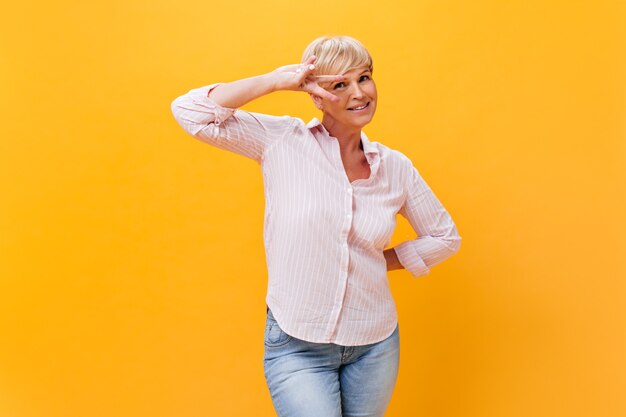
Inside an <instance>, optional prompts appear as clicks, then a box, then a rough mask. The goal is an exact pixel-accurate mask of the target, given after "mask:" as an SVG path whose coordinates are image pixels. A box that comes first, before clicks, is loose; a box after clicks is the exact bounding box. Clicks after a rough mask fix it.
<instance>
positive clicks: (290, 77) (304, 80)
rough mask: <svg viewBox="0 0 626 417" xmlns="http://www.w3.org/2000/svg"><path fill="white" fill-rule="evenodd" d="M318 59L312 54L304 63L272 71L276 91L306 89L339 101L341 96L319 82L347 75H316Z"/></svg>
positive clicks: (311, 92) (333, 80) (308, 91)
mask: <svg viewBox="0 0 626 417" xmlns="http://www.w3.org/2000/svg"><path fill="white" fill-rule="evenodd" d="M316 59H317V57H316V56H311V57H309V59H308V60H307V61H306V62H304V63H302V64H292V65H284V66H282V67H280V68H277V69H275V70H274V71H272V72H270V73H269V75H270V76H271V77H272V80H273V82H274V91H279V90H290V91H306V92H307V93H310V94H314V95H316V96H319V97H323V98H326V99H328V100H331V101H339V97H337V96H335V95H334V94H331V93H330V92H329V91H326V90H325V89H323V88H322V87H320V85H319V84H318V83H319V82H325V83H327V82H338V81H343V80H344V79H345V77H344V76H343V75H315V64H314V62H315V60H316Z"/></svg>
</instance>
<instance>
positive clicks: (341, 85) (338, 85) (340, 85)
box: [333, 82, 344, 89]
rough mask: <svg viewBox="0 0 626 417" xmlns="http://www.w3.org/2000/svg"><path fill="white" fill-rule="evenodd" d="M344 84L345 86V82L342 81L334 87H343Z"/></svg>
mask: <svg viewBox="0 0 626 417" xmlns="http://www.w3.org/2000/svg"><path fill="white" fill-rule="evenodd" d="M343 86H344V83H343V82H341V83H337V84H335V86H334V87H333V89H337V88H340V87H343Z"/></svg>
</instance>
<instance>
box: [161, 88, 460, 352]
mask: <svg viewBox="0 0 626 417" xmlns="http://www.w3.org/2000/svg"><path fill="white" fill-rule="evenodd" d="M219 84H221V83H215V84H211V85H208V86H205V87H201V88H196V89H192V90H190V91H189V92H188V93H187V94H184V95H182V96H180V97H178V98H176V99H175V100H174V101H173V102H172V112H173V114H174V117H175V119H176V121H177V122H178V123H179V124H180V125H181V126H182V127H183V129H184V130H185V131H187V132H188V133H189V134H190V135H192V136H194V137H195V138H196V139H199V140H201V141H202V142H205V143H207V144H209V145H212V146H216V147H218V148H222V149H225V150H228V151H231V152H235V153H237V154H240V155H243V156H245V157H248V158H251V159H253V160H255V161H256V162H257V163H258V164H259V165H260V167H261V171H262V174H263V184H264V195H265V215H264V228H263V237H264V245H265V256H266V263H267V268H268V288H267V296H266V302H267V305H268V306H269V308H270V309H271V310H272V313H273V315H274V317H275V319H276V321H277V322H278V324H279V325H280V326H281V328H282V329H283V330H284V331H285V332H286V333H287V334H289V335H291V336H294V337H296V338H299V339H303V340H306V341H310V342H317V343H336V344H339V345H344V346H357V345H365V344H370V343H375V342H378V341H381V340H383V339H385V338H386V337H388V336H389V335H391V333H393V331H394V330H395V327H396V324H397V320H398V316H397V313H396V306H395V303H394V300H393V297H392V294H391V291H390V288H389V282H388V280H387V264H386V261H385V257H384V255H383V250H384V249H385V248H386V247H387V246H388V245H389V242H390V240H391V236H392V234H393V232H394V229H395V226H396V214H397V213H400V214H401V215H402V216H404V217H405V218H406V219H407V220H408V221H409V223H410V224H411V226H412V227H413V229H414V230H415V231H416V232H417V234H418V235H419V237H418V238H416V239H414V240H408V241H405V242H403V243H401V244H400V245H397V246H396V247H395V248H394V250H395V251H396V253H397V255H398V259H399V261H400V263H401V264H402V266H403V267H404V268H406V269H407V270H408V271H409V272H410V273H411V274H412V275H413V276H414V277H419V276H422V275H425V274H428V273H429V271H430V268H432V267H433V266H434V265H436V264H438V263H440V262H442V261H443V260H445V259H446V258H448V257H450V256H452V255H453V254H455V253H456V252H457V251H458V250H459V248H460V242H461V237H460V236H459V233H458V232H457V229H456V226H455V224H454V222H453V221H452V219H451V217H450V215H449V214H448V212H447V211H446V210H445V209H444V207H443V206H442V205H441V203H440V202H439V200H438V199H437V197H435V195H434V194H433V192H432V191H431V189H430V188H429V186H428V185H427V184H426V182H424V180H423V179H422V177H421V176H420V174H419V172H418V171H417V169H416V168H415V167H414V166H413V164H412V162H411V160H410V159H409V158H408V157H406V156H405V155H404V154H403V153H401V152H399V151H396V150H393V149H390V148H389V147H387V146H385V145H383V144H381V143H379V142H370V140H369V139H368V138H367V136H366V135H365V133H363V132H361V142H362V145H363V151H364V153H365V157H366V158H367V161H368V162H369V164H370V172H371V173H370V177H369V178H367V179H357V180H354V181H352V182H350V181H349V179H348V177H347V175H346V172H345V169H344V167H343V164H342V161H341V155H340V151H339V143H338V141H337V139H336V138H334V137H332V136H330V135H329V133H328V131H327V130H326V129H325V128H324V125H322V124H321V123H320V121H319V120H318V119H315V118H314V119H313V120H311V122H309V123H308V124H305V123H304V122H303V121H302V120H301V119H299V118H295V117H291V116H272V115H266V114H261V113H254V112H248V111H244V110H240V109H233V108H227V107H223V106H220V105H218V104H217V103H216V102H214V101H213V100H212V99H211V98H210V97H209V92H210V91H211V90H212V89H213V88H215V87H216V86H218V85H219Z"/></svg>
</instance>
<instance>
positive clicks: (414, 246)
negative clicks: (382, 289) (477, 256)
mask: <svg viewBox="0 0 626 417" xmlns="http://www.w3.org/2000/svg"><path fill="white" fill-rule="evenodd" d="M406 186H407V198H406V201H405V203H404V205H403V206H402V208H401V209H400V211H399V213H400V214H401V215H402V216H403V217H405V218H406V219H407V220H408V221H409V223H410V224H411V226H412V227H413V229H414V230H415V231H416V232H417V234H418V235H419V237H418V238H416V239H414V240H408V241H405V242H403V243H401V244H399V245H397V246H395V247H394V248H392V249H391V250H393V251H394V254H395V255H396V256H393V255H394V254H392V253H385V259H386V260H387V269H388V270H390V269H397V268H401V267H404V268H405V269H406V270H408V271H409V272H410V273H411V275H413V276H414V277H416V278H417V277H419V276H422V275H426V274H428V273H429V272H430V268H432V267H433V266H435V265H437V264H438V263H441V262H443V261H444V260H446V259H447V258H449V257H451V256H452V255H454V254H455V253H457V252H458V251H459V249H460V247H461V236H460V235H459V232H458V231H457V229H456V225H455V224H454V221H453V220H452V218H451V217H450V214H448V212H447V211H446V209H445V208H444V207H443V205H442V204H441V202H440V201H439V200H438V199H437V197H436V196H435V194H434V193H433V191H432V190H431V189H430V187H429V186H428V184H426V182H425V181H424V179H423V178H422V176H421V175H420V173H419V172H418V170H417V168H415V167H414V166H413V165H412V164H411V166H410V170H409V174H408V175H407V182H406ZM394 258H396V259H394ZM396 262H397V263H396ZM398 264H399V265H398ZM394 266H395V268H394Z"/></svg>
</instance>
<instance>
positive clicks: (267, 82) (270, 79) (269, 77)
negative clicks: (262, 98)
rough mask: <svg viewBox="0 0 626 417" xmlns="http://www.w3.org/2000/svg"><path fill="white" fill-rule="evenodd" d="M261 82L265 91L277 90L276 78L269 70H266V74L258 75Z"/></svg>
mask: <svg viewBox="0 0 626 417" xmlns="http://www.w3.org/2000/svg"><path fill="white" fill-rule="evenodd" d="M260 77H261V79H262V82H263V85H264V86H265V90H266V91H267V93H268V94H269V93H273V92H275V91H278V89H279V88H278V85H277V80H276V78H275V77H274V74H273V73H271V72H268V73H267V74H263V75H261V76H260Z"/></svg>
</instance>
